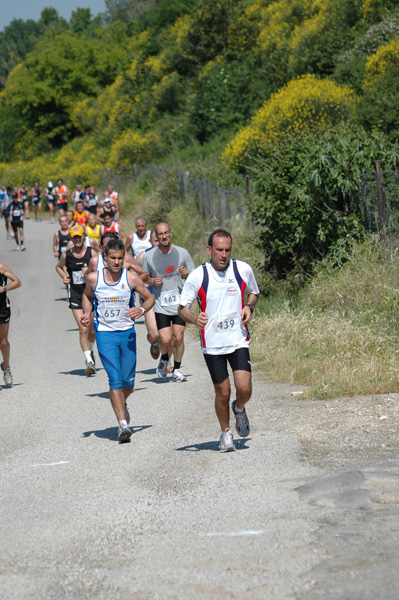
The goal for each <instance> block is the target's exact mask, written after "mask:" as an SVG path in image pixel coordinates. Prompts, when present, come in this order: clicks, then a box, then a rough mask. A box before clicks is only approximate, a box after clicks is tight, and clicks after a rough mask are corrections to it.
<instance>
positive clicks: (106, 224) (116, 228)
mask: <svg viewBox="0 0 399 600" xmlns="http://www.w3.org/2000/svg"><path fill="white" fill-rule="evenodd" d="M110 231H112V233H117V234H118V235H119V236H120V237H121V238H122V239H123V243H125V239H126V236H125V232H124V231H123V229H122V227H121V226H120V225H119V223H117V222H116V221H113V220H112V218H111V215H108V214H107V215H105V216H104V220H103V224H102V225H101V235H104V233H108V232H110Z"/></svg>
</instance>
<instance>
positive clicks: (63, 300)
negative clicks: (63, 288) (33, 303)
mask: <svg viewBox="0 0 399 600" xmlns="http://www.w3.org/2000/svg"><path fill="white" fill-rule="evenodd" d="M67 300H68V298H54V302H66V301H67Z"/></svg>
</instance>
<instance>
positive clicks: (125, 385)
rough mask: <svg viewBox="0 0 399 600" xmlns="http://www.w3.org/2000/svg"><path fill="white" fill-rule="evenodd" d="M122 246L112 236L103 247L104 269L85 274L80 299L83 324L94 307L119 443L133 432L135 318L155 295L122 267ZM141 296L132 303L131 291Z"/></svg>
mask: <svg viewBox="0 0 399 600" xmlns="http://www.w3.org/2000/svg"><path fill="white" fill-rule="evenodd" d="M124 257H125V246H124V243H123V241H122V240H120V239H111V240H110V241H109V242H108V244H107V246H106V247H105V250H104V268H103V269H99V270H97V271H95V272H91V273H89V274H88V275H87V279H86V289H85V292H84V294H83V298H82V307H83V312H84V314H83V316H82V318H81V321H82V324H83V325H87V324H88V323H89V322H90V313H91V311H92V308H93V307H94V329H95V331H96V342H97V349H98V353H99V355H100V359H101V362H102V364H103V366H104V369H105V370H106V371H107V375H108V381H109V388H110V389H109V398H110V401H111V404H112V408H113V409H114V412H115V415H116V418H117V419H118V424H119V431H118V437H119V443H123V442H128V441H129V440H130V436H131V435H132V432H131V430H130V428H129V423H130V415H129V411H128V409H127V405H126V400H127V398H128V397H129V395H130V394H131V393H132V391H133V387H134V378H135V371H136V332H135V329H134V321H135V319H138V318H139V317H141V316H142V315H144V314H145V312H146V311H147V310H149V309H150V308H152V307H153V305H154V297H153V296H152V294H151V292H149V291H148V289H147V288H146V287H145V285H144V284H143V282H142V280H141V279H140V277H138V276H137V275H135V274H133V273H132V272H130V271H127V270H126V269H125V268H124V266H123V261H124ZM136 291H137V292H138V293H139V294H140V296H142V297H143V298H144V303H143V305H142V306H140V307H138V308H136V307H134V306H133V300H134V292H136Z"/></svg>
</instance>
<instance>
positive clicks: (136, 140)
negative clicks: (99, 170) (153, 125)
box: [107, 129, 161, 168]
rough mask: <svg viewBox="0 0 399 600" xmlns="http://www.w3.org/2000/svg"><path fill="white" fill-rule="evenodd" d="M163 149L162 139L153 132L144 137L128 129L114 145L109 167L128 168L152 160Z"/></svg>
mask: <svg viewBox="0 0 399 600" xmlns="http://www.w3.org/2000/svg"><path fill="white" fill-rule="evenodd" d="M160 149H161V138H160V137H159V136H158V135H157V134H156V133H153V132H150V133H148V134H147V135H143V134H141V133H139V132H137V131H134V130H133V129H127V130H126V131H125V132H124V133H122V135H121V136H119V137H118V138H117V139H116V140H115V142H114V144H113V145H112V148H111V152H110V155H109V160H108V165H107V166H110V167H112V168H117V167H127V166H130V165H132V164H134V163H142V162H146V161H149V160H152V159H153V158H154V157H155V156H156V155H157V154H159V152H160Z"/></svg>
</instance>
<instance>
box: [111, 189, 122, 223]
mask: <svg viewBox="0 0 399 600" xmlns="http://www.w3.org/2000/svg"><path fill="white" fill-rule="evenodd" d="M108 195H109V197H110V198H111V205H112V209H113V211H114V213H115V216H114V219H115V221H119V217H120V214H121V212H122V211H121V203H120V201H119V194H118V192H116V191H115V190H114V186H113V185H112V184H110V185H109V186H108Z"/></svg>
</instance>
